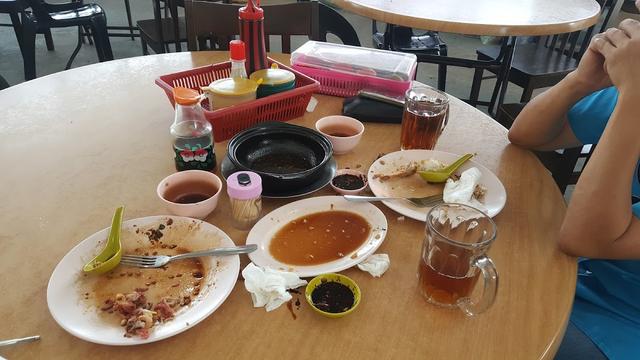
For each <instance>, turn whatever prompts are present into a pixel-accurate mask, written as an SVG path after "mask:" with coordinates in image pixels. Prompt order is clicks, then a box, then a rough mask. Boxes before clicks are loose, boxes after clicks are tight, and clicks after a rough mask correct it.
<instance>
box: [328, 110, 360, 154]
mask: <svg viewBox="0 0 640 360" xmlns="http://www.w3.org/2000/svg"><path fill="white" fill-rule="evenodd" d="M316 130H318V131H319V132H320V133H321V134H322V135H324V136H325V137H326V138H327V139H329V141H331V145H333V153H334V154H337V155H340V154H345V153H348V152H349V151H351V150H353V149H354V148H355V147H356V145H358V143H359V142H360V139H361V138H362V134H364V125H363V124H362V123H361V122H360V121H358V120H356V119H354V118H352V117H348V116H343V115H331V116H325V117H323V118H321V119H320V120H318V121H316ZM336 131H338V132H339V131H345V135H347V136H335V134H336ZM332 134H334V135H332Z"/></svg>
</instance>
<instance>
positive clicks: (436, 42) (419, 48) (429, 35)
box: [371, 20, 447, 91]
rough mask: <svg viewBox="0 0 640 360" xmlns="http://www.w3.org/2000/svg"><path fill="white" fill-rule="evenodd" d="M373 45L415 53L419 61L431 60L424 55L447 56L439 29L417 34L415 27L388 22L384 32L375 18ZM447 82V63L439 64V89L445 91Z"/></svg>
mask: <svg viewBox="0 0 640 360" xmlns="http://www.w3.org/2000/svg"><path fill="white" fill-rule="evenodd" d="M371 30H372V33H373V45H374V46H375V47H376V48H378V49H385V50H393V51H400V52H406V53H410V54H415V55H416V56H417V57H418V62H429V61H427V60H426V59H425V58H424V56H427V55H429V56H434V55H435V56H447V44H446V43H445V42H444V41H442V39H440V35H439V33H438V32H437V31H425V32H423V33H422V34H416V33H415V32H414V31H413V29H411V28H408V27H404V26H398V25H393V24H387V26H386V28H385V31H384V33H382V32H379V31H378V25H377V22H376V21H375V20H373V21H372V23H371ZM446 82H447V65H446V64H438V89H440V90H442V91H444V90H445V87H446Z"/></svg>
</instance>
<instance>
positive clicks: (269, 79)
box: [249, 64, 296, 98]
mask: <svg viewBox="0 0 640 360" xmlns="http://www.w3.org/2000/svg"><path fill="white" fill-rule="evenodd" d="M249 78H250V79H251V80H254V81H260V80H262V83H261V84H260V87H259V88H258V98H262V97H265V96H269V95H273V94H277V93H279V92H283V91H287V90H291V89H293V88H294V87H295V86H296V76H295V74H294V73H292V72H291V71H288V70H284V69H278V67H277V65H275V64H274V66H272V67H271V69H262V70H258V71H255V72H253V73H251V76H249Z"/></svg>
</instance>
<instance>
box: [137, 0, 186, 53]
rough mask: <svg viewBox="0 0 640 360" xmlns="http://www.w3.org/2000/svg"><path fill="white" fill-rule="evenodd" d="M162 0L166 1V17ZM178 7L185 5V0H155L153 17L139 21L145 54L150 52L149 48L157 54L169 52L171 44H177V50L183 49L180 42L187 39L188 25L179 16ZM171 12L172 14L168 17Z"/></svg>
mask: <svg viewBox="0 0 640 360" xmlns="http://www.w3.org/2000/svg"><path fill="white" fill-rule="evenodd" d="M161 2H164V9H165V16H164V17H163V16H162V13H161V11H160V10H161V4H160V3H161ZM178 7H184V1H183V0H153V19H146V20H140V21H138V23H137V25H138V29H140V43H141V45H142V54H143V55H148V54H149V48H151V49H152V50H153V51H154V52H155V53H156V54H162V53H165V52H168V51H169V44H175V47H176V51H182V48H181V45H180V44H181V43H182V42H184V41H187V38H186V33H187V30H186V29H187V26H186V23H185V19H184V17H179V16H178ZM169 13H170V15H171V16H170V17H167V15H168V14H169Z"/></svg>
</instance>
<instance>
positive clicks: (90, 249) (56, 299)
mask: <svg viewBox="0 0 640 360" xmlns="http://www.w3.org/2000/svg"><path fill="white" fill-rule="evenodd" d="M169 218H171V219H173V221H174V224H175V226H179V225H180V224H187V223H188V224H192V225H191V226H193V230H190V232H189V235H188V236H186V237H185V240H184V243H181V244H179V246H181V247H186V248H187V249H189V250H192V251H196V250H204V249H209V248H213V247H227V246H235V245H234V243H233V241H232V240H231V239H230V238H229V236H227V234H225V233H224V232H223V231H222V230H220V229H218V228H217V227H215V226H213V225H211V224H209V223H206V222H203V221H200V220H196V219H190V218H185V217H178V216H150V217H145V218H138V219H133V220H129V221H126V222H124V223H123V224H122V229H123V230H122V231H123V233H124V232H125V231H135V229H136V228H144V227H145V226H154V224H159V223H161V222H162V223H165V224H166V221H167V220H168V219H169ZM183 222H186V223H183ZM170 229H172V228H171V227H169V226H167V227H166V228H165V230H163V231H165V232H166V231H170ZM108 231H109V228H106V229H103V230H100V231H98V232H97V233H95V234H93V235H91V236H89V237H88V238H86V239H85V240H83V241H82V242H81V243H79V244H78V245H77V246H76V247H74V248H73V249H72V250H71V251H69V252H68V253H67V255H65V257H64V258H63V259H62V260H61V261H60V263H58V266H56V268H55V270H54V271H53V274H51V278H50V279H49V286H48V288H47V304H48V306H49V311H50V312H51V315H52V316H53V318H54V319H55V320H56V321H57V322H58V324H59V325H60V326H61V327H62V328H64V329H65V330H66V331H68V332H69V333H71V334H72V335H74V336H77V337H79V338H81V339H83V340H86V341H90V342H94V343H98V344H106V345H138V344H145V343H150V342H154V341H158V340H162V339H165V338H168V337H170V336H173V335H176V334H178V333H181V332H183V331H185V330H187V329H189V328H190V327H192V326H194V325H196V324H197V323H199V322H200V321H202V320H203V319H205V318H206V317H207V316H209V315H210V314H211V313H213V312H214V311H215V310H216V309H217V308H218V307H219V306H220V305H221V304H222V303H223V302H224V300H225V299H226V298H227V297H228V296H229V294H230V293H231V290H233V287H234V286H235V283H236V280H237V279H238V273H239V272H240V258H239V256H238V255H234V256H226V257H207V258H202V261H203V264H204V265H205V268H207V269H208V275H207V276H205V279H207V280H208V281H207V283H206V284H204V286H203V287H202V290H201V292H200V294H199V295H198V296H197V297H196V298H195V299H193V301H192V302H191V304H190V305H188V306H185V307H183V308H181V309H180V310H178V312H177V313H176V316H175V318H174V319H172V320H170V321H167V322H165V323H162V324H156V325H155V326H154V327H153V328H151V332H150V336H149V337H148V338H147V339H141V338H139V337H131V338H127V337H124V332H125V330H124V328H123V327H120V326H118V325H117V324H114V323H109V322H107V321H106V320H105V319H103V318H101V317H100V316H99V312H100V310H99V309H96V308H94V307H90V306H89V305H88V304H87V303H86V302H84V300H83V299H82V295H81V291H80V290H79V289H80V285H79V282H80V281H82V280H83V279H82V276H83V274H82V266H83V265H84V264H85V263H86V262H87V261H88V260H90V259H91V258H93V256H94V255H95V254H97V253H98V252H99V251H100V249H101V248H102V246H103V245H101V244H102V243H103V241H104V240H105V239H106V238H107V235H108ZM140 236H143V234H140ZM124 240H125V237H124V236H123V241H124ZM136 241H138V240H136ZM99 242H100V243H99ZM123 247H125V244H124V243H123ZM218 262H219V263H218ZM216 265H217V266H216ZM127 269H135V268H127ZM158 271H163V270H162V269H158ZM97 276H100V275H97ZM114 316H115V315H114Z"/></svg>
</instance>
